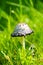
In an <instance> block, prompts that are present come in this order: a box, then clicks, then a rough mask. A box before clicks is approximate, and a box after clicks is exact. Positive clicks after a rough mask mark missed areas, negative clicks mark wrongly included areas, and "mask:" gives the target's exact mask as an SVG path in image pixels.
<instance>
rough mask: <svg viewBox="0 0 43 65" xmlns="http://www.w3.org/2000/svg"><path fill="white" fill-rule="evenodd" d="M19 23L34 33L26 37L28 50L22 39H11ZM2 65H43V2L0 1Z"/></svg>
mask: <svg viewBox="0 0 43 65" xmlns="http://www.w3.org/2000/svg"><path fill="white" fill-rule="evenodd" d="M19 22H24V23H27V24H28V25H29V26H30V28H31V29H32V30H33V31H34V33H33V34H32V35H30V36H26V39H25V42H26V50H23V49H21V46H22V45H21V43H20V41H22V40H21V39H20V38H18V37H17V38H12V37H11V33H12V31H13V30H14V28H15V26H16V25H17V24H18V23H19ZM31 45H33V46H35V48H33V49H30V47H31ZM33 51H34V52H33ZM33 53H34V56H33ZM0 65H43V0H1V1H0Z"/></svg>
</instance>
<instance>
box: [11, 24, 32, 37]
mask: <svg viewBox="0 0 43 65" xmlns="http://www.w3.org/2000/svg"><path fill="white" fill-rule="evenodd" d="M32 32H33V31H32V30H31V29H30V27H29V26H28V25H27V24H25V23H19V24H18V25H16V27H15V30H14V32H13V33H12V34H11V36H12V37H17V36H25V35H30V34H31V33H32Z"/></svg>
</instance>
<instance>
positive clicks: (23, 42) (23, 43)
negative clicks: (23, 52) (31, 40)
mask: <svg viewBox="0 0 43 65" xmlns="http://www.w3.org/2000/svg"><path fill="white" fill-rule="evenodd" d="M22 46H23V48H24V49H25V38H24V36H23V37H22Z"/></svg>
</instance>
